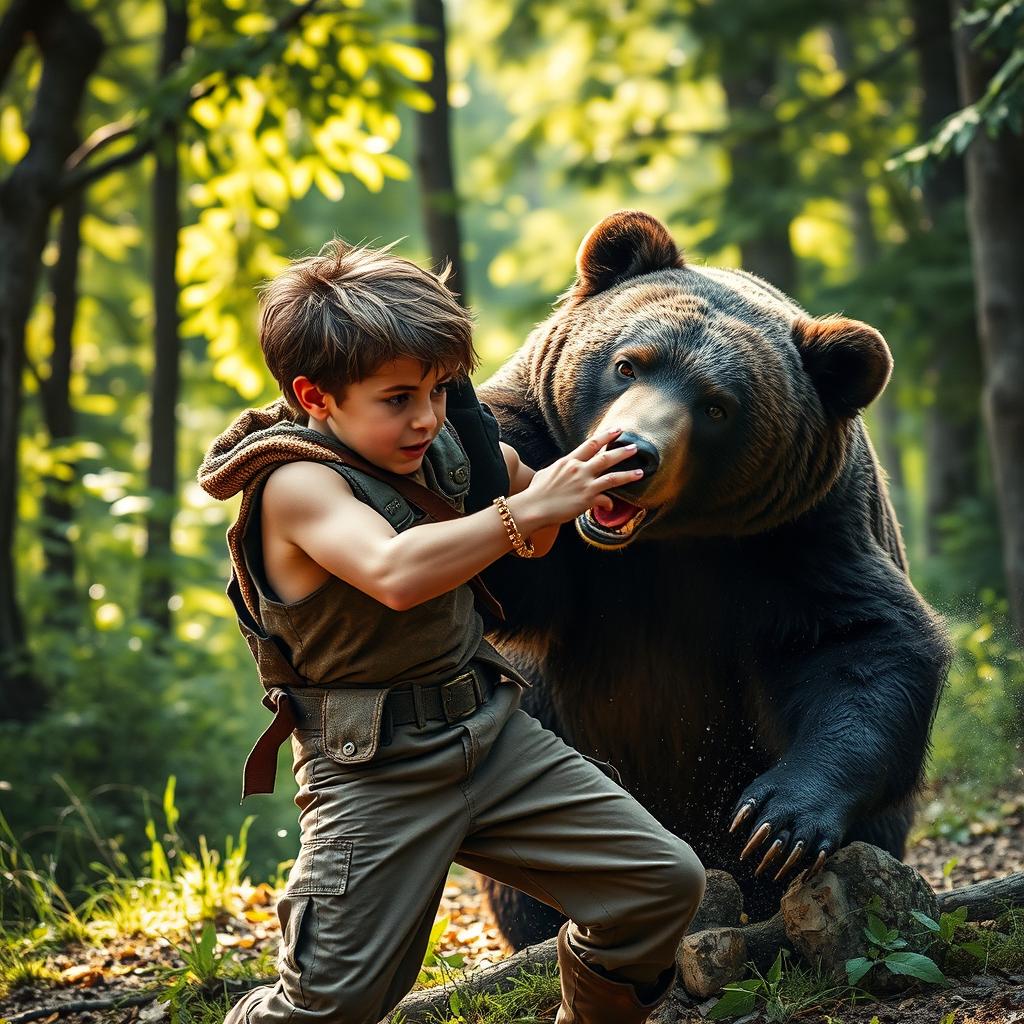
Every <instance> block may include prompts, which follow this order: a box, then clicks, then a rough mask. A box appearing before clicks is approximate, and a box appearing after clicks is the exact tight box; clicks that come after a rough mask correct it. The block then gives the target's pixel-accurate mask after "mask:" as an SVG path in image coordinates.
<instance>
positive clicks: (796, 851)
mask: <svg viewBox="0 0 1024 1024" xmlns="http://www.w3.org/2000/svg"><path fill="white" fill-rule="evenodd" d="M803 852H804V841H803V840H802V839H798V840H797V841H796V843H794V844H793V850H792V852H791V853H790V855H789V856H788V857H787V858H786V862H785V863H784V864H783V865H782V867H781V868H779V871H778V874H776V875H775V876H774V878H773V879H772V880H773V881H775V882H777V881H778V880H779V879H780V878H782V876H783V875H784V874H785V873H786V872H787V871H788V870H789V869H790V868H791V867H792V866H793V865H794V864H795V863H796V862H797V861H798V860H799V859H800V856H801V854H802V853H803Z"/></svg>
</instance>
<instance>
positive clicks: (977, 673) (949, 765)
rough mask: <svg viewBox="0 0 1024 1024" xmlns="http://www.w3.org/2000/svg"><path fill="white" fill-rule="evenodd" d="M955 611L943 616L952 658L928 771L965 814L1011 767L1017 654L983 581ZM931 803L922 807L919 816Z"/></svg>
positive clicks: (1023, 680)
mask: <svg viewBox="0 0 1024 1024" xmlns="http://www.w3.org/2000/svg"><path fill="white" fill-rule="evenodd" d="M955 611H957V612H959V614H956V615H955V616H954V614H953V612H952V611H951V613H950V615H949V617H948V625H949V627H950V632H951V634H952V638H953V642H954V646H955V653H954V660H953V665H952V668H951V670H950V674H949V682H948V684H947V686H946V689H945V691H944V694H943V697H942V701H941V704H940V707H939V711H938V714H937V716H936V721H935V727H934V729H933V732H932V765H931V773H930V774H931V777H932V778H933V779H934V780H935V781H936V782H938V783H941V784H942V785H943V786H944V787H948V789H949V792H950V795H951V796H958V797H960V798H962V799H963V800H964V802H965V805H966V812H967V814H968V815H969V816H970V815H974V814H977V812H978V811H979V810H980V806H979V800H983V799H984V798H985V797H986V795H987V794H989V793H991V792H992V791H993V790H994V789H995V788H996V787H997V786H999V785H1000V784H1002V783H1003V782H1004V781H1005V779H1006V778H1007V777H1008V775H1010V774H1011V773H1013V772H1014V771H1017V770H1019V765H1020V749H1021V748H1020V743H1021V737H1020V720H1021V719H1020V709H1021V708H1022V707H1024V659H1022V654H1021V651H1020V649H1019V648H1018V647H1017V646H1016V644H1015V643H1014V641H1013V632H1012V628H1011V625H1010V622H1009V618H1008V615H1007V605H1006V600H1005V598H1002V597H999V596H997V594H996V593H995V591H993V590H991V589H985V590H983V591H982V593H981V594H980V595H979V600H978V604H977V605H976V606H974V607H971V606H970V605H968V606H966V607H962V608H960V609H955ZM972 791H973V792H974V794H975V796H974V797H973V798H972ZM939 810H940V808H933V809H928V808H926V809H925V816H926V818H932V817H933V816H934V815H935V813H937V812H938V811H939Z"/></svg>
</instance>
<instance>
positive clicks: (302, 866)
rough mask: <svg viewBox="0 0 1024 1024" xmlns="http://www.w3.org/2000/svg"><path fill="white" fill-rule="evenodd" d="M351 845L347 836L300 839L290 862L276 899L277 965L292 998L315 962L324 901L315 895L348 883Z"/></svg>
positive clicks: (330, 892) (334, 891) (306, 980)
mask: <svg viewBox="0 0 1024 1024" xmlns="http://www.w3.org/2000/svg"><path fill="white" fill-rule="evenodd" d="M352 847H353V841H352V840H351V839H342V838H339V837H337V836H329V837H326V838H322V839H311V840H309V841H308V842H305V843H303V844H302V845H301V847H300V848H299V855H298V857H296V859H295V863H294V864H293V865H292V869H291V872H290V874H289V876H288V884H287V886H285V890H284V892H283V893H282V895H281V898H280V899H279V900H278V902H277V916H278V921H279V922H280V925H281V945H280V948H279V951H278V958H277V969H278V973H279V974H280V975H281V978H282V980H283V981H284V982H285V984H286V986H287V987H288V989H289V992H294V993H295V994H296V998H302V996H301V993H302V989H303V986H304V985H305V984H308V983H309V981H310V976H311V974H312V972H313V970H314V967H315V965H316V954H317V949H316V946H317V940H316V936H317V935H318V933H319V931H320V928H319V926H318V923H319V922H320V914H322V913H323V912H324V910H325V909H326V908H325V901H324V900H323V899H318V897H325V896H327V897H329V896H341V895H343V894H344V892H345V889H346V888H347V887H348V874H349V865H350V864H351V862H352ZM297 1005H301V1003H297Z"/></svg>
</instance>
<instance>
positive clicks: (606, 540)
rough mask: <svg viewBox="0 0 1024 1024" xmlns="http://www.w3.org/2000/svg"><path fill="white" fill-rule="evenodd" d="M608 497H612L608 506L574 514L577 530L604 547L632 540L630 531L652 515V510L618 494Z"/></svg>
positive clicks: (608, 547)
mask: <svg viewBox="0 0 1024 1024" xmlns="http://www.w3.org/2000/svg"><path fill="white" fill-rule="evenodd" d="M608 497H609V498H611V499H612V507H611V508H590V509H587V511H586V512H584V513H583V514H582V515H581V516H577V517H576V532H577V533H579V535H580V536H581V537H582V538H583V539H584V540H585V541H586V542H587V543H588V544H592V545H593V546H594V547H598V548H604V549H605V550H611V549H613V548H620V547H623V546H625V545H626V544H628V543H629V542H630V541H631V540H632V539H633V531H634V530H635V529H636V528H637V527H638V526H639V525H640V524H641V523H642V522H643V521H644V520H645V519H647V518H648V516H651V515H653V512H652V510H651V509H646V508H641V507H640V506H639V505H634V504H633V503H632V502H629V501H626V500H625V498H620V497H618V495H615V494H609V495H608Z"/></svg>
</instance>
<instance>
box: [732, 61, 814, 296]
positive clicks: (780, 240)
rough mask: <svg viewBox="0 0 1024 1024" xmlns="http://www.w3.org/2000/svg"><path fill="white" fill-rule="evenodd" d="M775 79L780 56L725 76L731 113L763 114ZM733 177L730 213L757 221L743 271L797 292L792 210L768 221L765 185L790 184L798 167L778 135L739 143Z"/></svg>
mask: <svg viewBox="0 0 1024 1024" xmlns="http://www.w3.org/2000/svg"><path fill="white" fill-rule="evenodd" d="M775 77H776V72H775V57H774V56H772V57H768V58H766V59H764V60H762V61H760V62H759V63H758V66H757V67H756V68H755V69H754V70H752V71H750V72H748V73H746V74H745V75H743V76H742V77H736V76H735V75H729V74H726V75H725V76H724V77H723V79H722V87H723V88H724V89H725V94H726V97H727V98H728V101H729V111H730V114H731V115H732V116H735V115H736V114H737V113H740V112H742V111H746V110H749V111H754V112H760V113H762V115H763V113H764V111H765V110H766V105H765V96H767V95H768V93H769V92H770V91H771V89H772V86H773V85H774V82H775ZM729 157H730V162H731V164H732V179H731V180H730V182H729V187H728V190H727V193H726V204H727V207H728V209H729V211H730V216H735V217H737V218H739V219H742V220H743V221H744V222H746V223H748V224H751V225H754V227H753V229H752V230H751V233H750V234H749V236H748V237H746V238H744V239H743V240H741V242H740V252H741V254H742V256H741V259H742V265H743V269H744V270H748V271H750V273H752V274H757V275H758V276H759V277H763V278H764V279H765V280H766V281H767V282H768V283H769V284H773V285H775V287H776V288H778V289H780V290H781V291H784V292H785V293H786V294H787V295H793V294H794V293H795V291H796V285H797V280H796V257H795V256H794V254H793V247H792V245H791V244H790V241H789V225H790V222H791V221H792V219H793V213H794V212H795V211H791V210H781V211H780V210H776V211H775V212H774V213H772V214H770V215H769V217H768V219H767V221H766V220H765V211H764V209H763V208H762V206H761V202H760V201H761V199H763V196H764V190H765V188H772V187H774V188H778V189H780V190H781V189H784V188H786V187H787V186H788V185H789V184H790V182H791V181H792V180H793V168H792V166H790V162H789V159H788V157H787V156H786V154H785V153H784V152H783V149H782V146H781V145H780V143H779V141H778V140H777V139H772V140H771V141H770V142H769V143H768V144H767V145H766V144H765V142H764V140H763V139H753V140H750V141H745V142H744V141H741V142H738V143H737V144H736V145H735V146H734V147H733V149H732V152H731V153H730V154H729Z"/></svg>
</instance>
